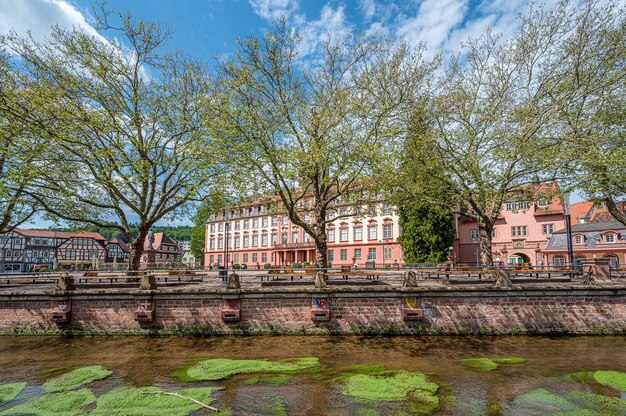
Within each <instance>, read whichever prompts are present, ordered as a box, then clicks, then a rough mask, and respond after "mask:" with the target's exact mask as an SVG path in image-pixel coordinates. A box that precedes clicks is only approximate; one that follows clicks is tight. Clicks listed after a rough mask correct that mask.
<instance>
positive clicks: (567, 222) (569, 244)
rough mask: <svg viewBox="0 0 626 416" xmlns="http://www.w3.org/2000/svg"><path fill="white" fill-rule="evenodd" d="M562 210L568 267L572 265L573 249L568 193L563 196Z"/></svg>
mask: <svg viewBox="0 0 626 416" xmlns="http://www.w3.org/2000/svg"><path fill="white" fill-rule="evenodd" d="M563 208H564V211H565V228H566V230H567V258H568V261H569V267H570V268H571V267H572V265H573V264H574V249H573V247H572V219H571V216H570V211H569V192H566V193H564V194H563Z"/></svg>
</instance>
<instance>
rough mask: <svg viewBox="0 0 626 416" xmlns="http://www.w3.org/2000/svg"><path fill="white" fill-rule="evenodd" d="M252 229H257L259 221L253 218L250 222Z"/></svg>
mask: <svg viewBox="0 0 626 416" xmlns="http://www.w3.org/2000/svg"><path fill="white" fill-rule="evenodd" d="M252 228H259V219H258V218H255V219H253V220H252Z"/></svg>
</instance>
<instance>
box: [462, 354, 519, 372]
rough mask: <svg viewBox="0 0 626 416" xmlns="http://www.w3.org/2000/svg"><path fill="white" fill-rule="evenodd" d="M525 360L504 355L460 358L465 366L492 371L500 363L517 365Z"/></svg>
mask: <svg viewBox="0 0 626 416" xmlns="http://www.w3.org/2000/svg"><path fill="white" fill-rule="evenodd" d="M525 362H526V360H525V359H523V358H522V357H506V358H485V357H481V358H465V359H463V360H461V364H463V365H464V366H466V367H469V368H473V369H474V370H478V371H493V370H497V369H498V364H500V365H518V364H524V363H525Z"/></svg>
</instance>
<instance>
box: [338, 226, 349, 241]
mask: <svg viewBox="0 0 626 416" xmlns="http://www.w3.org/2000/svg"><path fill="white" fill-rule="evenodd" d="M339 240H340V241H348V228H347V227H345V228H341V229H340V230H339Z"/></svg>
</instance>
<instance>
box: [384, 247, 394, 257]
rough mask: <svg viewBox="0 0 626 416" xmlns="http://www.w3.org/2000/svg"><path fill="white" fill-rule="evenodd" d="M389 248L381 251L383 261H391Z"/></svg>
mask: <svg viewBox="0 0 626 416" xmlns="http://www.w3.org/2000/svg"><path fill="white" fill-rule="evenodd" d="M391 253H392V250H391V247H385V249H384V250H383V257H384V259H385V260H391Z"/></svg>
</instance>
